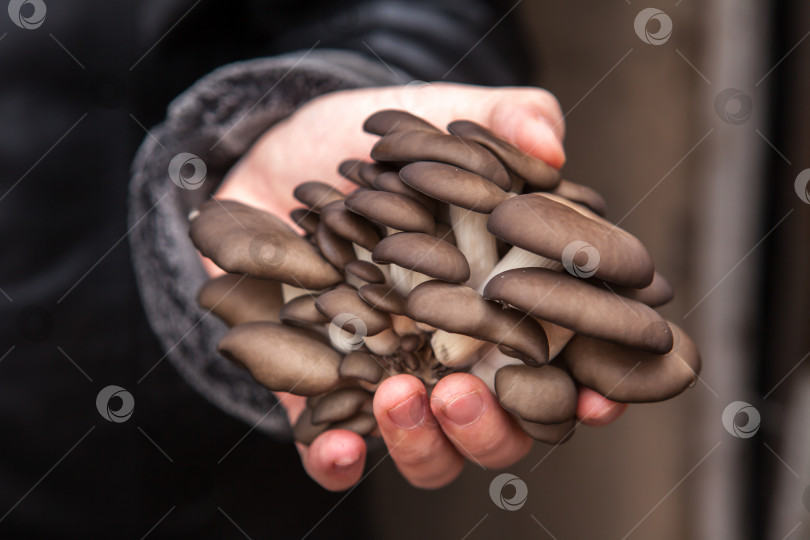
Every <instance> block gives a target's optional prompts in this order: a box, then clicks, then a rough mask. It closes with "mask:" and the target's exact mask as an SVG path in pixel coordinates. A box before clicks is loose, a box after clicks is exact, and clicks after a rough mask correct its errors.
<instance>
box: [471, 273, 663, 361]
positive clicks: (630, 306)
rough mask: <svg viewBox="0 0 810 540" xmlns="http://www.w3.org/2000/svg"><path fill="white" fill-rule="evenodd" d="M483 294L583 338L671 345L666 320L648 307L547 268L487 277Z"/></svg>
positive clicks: (655, 347) (648, 346)
mask: <svg viewBox="0 0 810 540" xmlns="http://www.w3.org/2000/svg"><path fill="white" fill-rule="evenodd" d="M484 298H486V299H488V300H496V301H498V302H502V303H505V304H508V305H510V306H515V307H517V308H518V309H520V310H521V311H525V312H527V313H529V314H530V315H532V316H533V317H537V318H539V319H544V320H546V321H550V322H553V323H555V324H558V325H560V326H564V327H566V328H569V329H571V330H574V331H575V332H578V333H580V334H584V335H586V336H592V337H597V338H600V339H605V340H610V341H615V342H617V343H622V344H625V345H628V346H630V347H636V348H639V349H643V350H645V351H648V352H651V353H654V354H664V353H666V352H667V351H669V350H670V349H671V348H672V332H671V331H670V329H669V326H667V323H666V321H665V320H664V319H663V318H661V316H660V315H659V314H658V313H656V312H655V310H653V309H652V308H650V307H649V306H645V305H644V304H642V303H640V302H636V301H634V300H631V299H629V298H621V297H619V296H618V295H615V294H613V293H611V292H610V291H607V290H605V289H602V288H599V287H594V286H593V285H591V284H589V283H588V282H586V281H583V280H581V279H577V278H575V277H573V276H570V275H568V274H565V273H562V272H555V271H554V270H549V269H547V268H516V269H513V270H507V271H506V272H502V273H500V274H498V275H497V276H495V277H494V278H492V279H491V280H489V282H488V283H487V285H486V287H485V288H484Z"/></svg>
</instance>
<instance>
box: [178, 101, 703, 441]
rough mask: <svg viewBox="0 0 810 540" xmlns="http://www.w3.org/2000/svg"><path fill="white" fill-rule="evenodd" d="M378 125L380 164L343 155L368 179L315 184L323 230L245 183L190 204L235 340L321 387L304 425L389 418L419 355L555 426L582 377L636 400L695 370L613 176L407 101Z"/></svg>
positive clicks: (312, 213) (305, 432) (306, 193)
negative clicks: (391, 402) (391, 396)
mask: <svg viewBox="0 0 810 540" xmlns="http://www.w3.org/2000/svg"><path fill="white" fill-rule="evenodd" d="M365 129H366V130H367V131H369V132H371V133H376V134H378V135H381V136H382V138H381V139H380V140H379V141H378V142H377V144H376V145H375V147H374V149H373V153H372V158H374V159H376V160H377V162H368V161H364V160H359V159H353V160H346V161H344V162H343V163H341V164H340V165H339V167H338V171H339V172H340V173H341V174H342V175H343V176H344V177H346V178H348V179H349V180H350V181H352V182H353V183H355V184H356V185H357V186H359V189H357V190H355V191H354V193H352V194H350V195H344V194H343V193H341V192H340V191H338V190H337V189H335V188H333V187H331V186H330V185H328V184H326V183H324V182H319V181H310V182H307V183H305V184H302V185H301V186H299V187H298V189H296V197H297V198H298V200H300V201H301V202H303V203H304V205H306V207H307V208H299V209H296V210H294V211H293V212H292V213H291V217H292V220H293V222H295V223H296V224H297V225H298V226H299V227H300V228H301V229H302V230H303V231H304V232H305V233H306V236H305V237H300V236H298V235H297V234H295V232H294V231H293V230H292V229H290V228H289V227H287V226H286V225H284V223H283V222H281V221H280V220H278V219H276V218H275V217H273V216H270V215H269V214H265V213H264V212H261V211H259V210H257V209H254V208H251V207H248V206H245V205H241V204H238V203H234V202H230V201H222V202H220V201H210V202H208V203H206V204H204V205H202V206H201V207H200V209H199V211H195V212H192V214H191V215H190V220H191V232H190V234H191V237H192V239H193V240H194V242H195V244H196V245H197V246H198V247H199V249H200V250H201V251H202V252H203V254H205V255H206V256H209V257H211V258H212V260H213V261H214V262H215V263H217V264H218V265H219V266H221V267H222V268H224V269H225V270H226V271H228V272H230V274H229V275H227V276H225V277H223V278H218V279H215V280H212V282H210V283H209V284H208V285H206V286H205V288H204V289H203V290H202V291H201V293H200V298H199V301H200V304H201V305H203V306H204V307H206V308H207V309H211V310H212V311H213V312H214V313H215V314H217V315H219V316H220V317H221V318H223V319H224V320H225V321H226V322H227V323H228V324H230V325H232V326H233V328H231V330H230V331H228V333H226V335H225V337H224V338H223V339H222V341H221V343H220V346H219V350H220V351H221V353H222V354H223V355H224V356H226V357H227V358H230V359H231V360H233V361H234V362H235V363H236V364H238V365H241V366H243V367H245V368H246V369H248V370H249V371H250V373H251V374H252V375H253V377H254V378H255V379H256V380H257V381H258V382H259V383H260V384H262V385H264V386H266V387H268V388H270V389H272V390H277V391H287V392H291V393H293V394H297V395H304V396H308V399H307V400H306V409H305V410H304V412H303V413H302V414H301V415H300V417H299V418H298V420H297V421H296V423H295V426H294V428H293V432H294V436H295V438H296V440H298V441H300V442H303V443H304V444H309V443H311V442H312V441H313V440H314V439H315V437H317V436H318V435H319V434H321V433H323V432H324V431H326V430H331V429H348V430H351V431H354V432H355V433H358V434H360V435H368V434H374V433H375V432H377V430H376V421H375V419H374V416H373V414H371V413H372V410H371V398H372V395H373V393H374V392H375V391H376V389H377V387H378V386H379V384H380V383H381V382H382V381H383V380H384V379H385V378H386V377H390V376H393V375H397V374H401V373H407V374H410V375H413V376H415V377H417V378H419V379H420V380H421V381H422V382H423V383H424V384H425V385H426V387H427V388H428V389H430V388H432V386H433V385H435V384H436V383H437V382H438V381H439V380H440V379H441V378H442V377H444V376H445V375H447V374H449V373H453V372H456V371H468V372H469V373H471V374H473V375H475V376H477V377H480V378H481V379H482V380H483V381H484V382H485V384H486V385H487V387H488V388H489V389H490V390H491V391H492V392H493V393H495V394H496V395H497V397H498V399H499V401H500V403H501V404H502V406H503V407H504V409H505V410H507V411H508V412H509V413H510V415H512V417H513V418H514V421H515V422H516V423H517V425H519V426H520V427H521V428H522V429H523V430H524V431H525V432H526V433H527V434H528V435H530V436H531V437H533V438H534V439H536V440H540V441H544V442H547V443H550V444H559V443H560V442H564V441H565V440H567V439H568V438H570V436H571V434H572V433H573V431H574V428H575V427H576V426H577V425H578V424H577V423H576V420H575V418H574V416H575V412H576V401H577V394H576V386H575V381H576V382H577V383H579V384H581V385H584V386H587V387H589V388H592V389H594V390H595V391H597V392H601V393H603V394H607V395H608V397H609V398H610V399H615V400H617V401H632V402H637V401H654V400H659V399H666V398H668V397H672V396H674V395H675V394H677V393H679V392H681V391H682V390H683V389H684V388H685V387H687V386H689V385H690V384H693V383H694V381H695V379H696V377H697V372H698V370H699V369H700V357H699V354H698V353H697V349H696V348H695V346H694V344H693V343H692V342H691V340H689V338H688V337H687V336H686V335H685V334H684V333H683V331H682V330H681V329H680V328H678V327H677V326H675V325H672V324H668V323H667V322H666V321H665V320H664V319H662V318H661V317H660V316H659V315H658V314H657V313H656V312H655V311H654V310H653V309H652V308H651V306H657V305H661V304H662V303H665V302H666V301H668V300H669V299H671V297H672V288H671V287H670V286H669V284H668V283H667V282H666V280H665V279H663V277H662V276H660V275H659V274H657V273H656V272H655V271H654V268H653V265H652V260H651V258H650V256H649V253H647V251H646V250H645V249H644V247H643V246H642V245H641V243H640V242H639V241H638V240H637V239H636V238H635V237H633V236H632V235H630V234H629V233H627V232H625V231H623V230H621V229H618V228H617V227H615V226H614V225H612V224H611V223H610V222H608V221H607V220H605V219H604V218H602V217H600V215H603V214H604V210H605V204H604V199H602V197H601V196H600V195H599V194H598V193H597V192H595V191H593V190H592V189H590V188H588V187H586V186H583V185H580V184H575V183H573V182H569V181H566V180H560V179H559V173H558V172H557V171H556V170H554V169H553V168H551V167H549V166H548V165H547V164H545V163H543V162H542V161H541V160H537V159H535V158H533V157H531V156H527V155H526V154H524V153H523V152H522V151H520V150H519V149H517V148H515V147H514V146H512V145H511V144H509V143H507V142H505V141H502V140H500V139H498V138H497V137H496V136H495V134H494V133H492V132H491V131H489V130H488V129H486V128H484V127H483V126H479V125H477V124H474V123H472V122H469V121H458V122H453V123H451V124H450V125H449V126H448V129H449V131H451V133H452V134H451V135H448V134H445V133H443V132H442V131H440V130H439V129H437V128H436V127H434V126H432V125H431V124H429V123H427V122H425V121H424V120H422V119H420V118H418V117H415V116H413V115H410V114H408V113H405V112H404V111H395V110H389V111H380V112H379V113H376V114H375V115H372V116H371V117H370V118H369V119H368V121H367V122H366V124H365ZM400 167H401V168H400ZM524 186H528V187H530V188H531V189H536V190H540V191H538V192H536V193H531V194H521V191H522V190H523V187H524ZM540 218H542V219H540ZM400 231H403V232H400ZM577 242H579V243H582V244H587V245H588V246H589V250H590V251H589V250H583V252H582V253H580V252H579V251H577V250H578V249H579V248H578V247H577V246H579V244H577ZM572 244H576V245H575V247H577V249H574V250H573V251H572V250H571V248H570V246H571V245H572ZM593 251H596V253H597V254H598V255H599V257H598V259H599V260H598V264H596V261H591V254H592V252H593ZM586 255H587V258H585V256H586ZM591 262H594V263H595V264H593V265H591ZM590 266H593V268H592V270H593V272H590V271H588V272H578V271H579V270H581V269H582V268H581V267H588V268H589V269H590ZM566 270H567V272H568V273H566ZM574 270H576V271H574ZM569 274H576V276H577V277H574V276H572V275H569ZM258 278H261V279H258ZM231 289H232V290H231ZM279 292H280V296H279ZM282 302H283V305H282ZM645 304H646V305H645ZM270 321H276V322H270ZM552 359H553V362H551V360H552Z"/></svg>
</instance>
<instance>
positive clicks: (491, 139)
mask: <svg viewBox="0 0 810 540" xmlns="http://www.w3.org/2000/svg"><path fill="white" fill-rule="evenodd" d="M447 131H449V132H450V133H452V134H453V135H458V136H459V137H464V138H465V139H468V140H471V141H475V142H476V143H478V144H480V145H482V146H484V147H486V148H487V149H489V151H490V152H492V153H493V154H495V155H496V156H497V157H498V159H500V160H501V161H502V162H503V164H504V165H506V167H507V168H508V169H509V170H510V171H512V172H513V173H515V174H516V175H518V176H519V177H520V178H522V179H523V180H525V181H526V183H527V184H529V185H530V186H534V187H537V188H540V189H551V188H553V187H555V186H556V185H557V184H558V183H559V181H560V171H558V170H557V169H555V168H554V167H552V166H551V165H549V164H548V163H546V162H545V161H543V160H542V159H539V158H536V157H534V156H532V155H530V154H527V153H526V152H524V151H523V150H521V149H520V148H518V147H517V146H515V145H513V144H511V143H509V142H507V141H505V140H503V139H502V138H500V137H499V136H497V135H495V134H494V133H493V132H492V131H490V130H489V129H487V128H485V127H484V126H482V125H480V124H476V123H475V122H471V121H469V120H457V121H455V122H451V123H450V124H449V125H448V126H447Z"/></svg>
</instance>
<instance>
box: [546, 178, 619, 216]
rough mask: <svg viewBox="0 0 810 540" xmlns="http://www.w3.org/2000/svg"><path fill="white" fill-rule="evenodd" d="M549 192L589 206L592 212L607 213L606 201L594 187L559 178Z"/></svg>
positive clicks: (603, 214) (600, 214)
mask: <svg viewBox="0 0 810 540" xmlns="http://www.w3.org/2000/svg"><path fill="white" fill-rule="evenodd" d="M549 193H553V194H554V195H559V196H560V197H565V198H566V199H568V200H569V201H572V202H575V203H579V204H582V205H584V206H587V207H588V208H590V209H591V210H592V211H593V212H594V213H596V214H597V215H599V216H602V217H604V216H605V214H607V203H606V202H605V199H604V198H602V196H601V195H600V194H599V192H598V191H596V190H595V189H592V188H589V187H588V186H584V185H582V184H577V183H575V182H571V181H570V180H560V183H559V184H557V186H556V187H555V188H554V189H552V190H550V191H549Z"/></svg>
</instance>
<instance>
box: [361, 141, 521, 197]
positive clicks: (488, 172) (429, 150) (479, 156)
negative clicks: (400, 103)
mask: <svg viewBox="0 0 810 540" xmlns="http://www.w3.org/2000/svg"><path fill="white" fill-rule="evenodd" d="M371 157H372V158H374V159H375V160H377V161H384V162H389V161H390V162H394V163H410V162H414V161H439V162H441V163H449V164H451V165H455V166H457V167H461V168H462V169H466V170H468V171H470V172H474V173H476V174H478V175H481V176H483V177H484V178H487V179H489V180H491V181H492V182H494V183H495V185H497V186H498V187H499V188H501V189H504V190H508V189H509V188H510V186H511V185H512V179H511V177H510V176H509V173H508V172H506V169H505V168H504V166H503V164H501V162H500V161H498V160H497V159H496V158H495V156H493V155H492V154H491V153H490V152H489V150H487V149H486V148H484V147H483V146H480V145H478V144H476V143H474V142H472V141H465V140H464V139H462V138H461V137H456V136H455V135H445V134H443V133H435V132H432V131H398V132H394V133H389V134H388V135H386V136H384V137H383V138H382V139H380V140H379V141H377V144H375V145H374V148H372V149H371Z"/></svg>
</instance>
